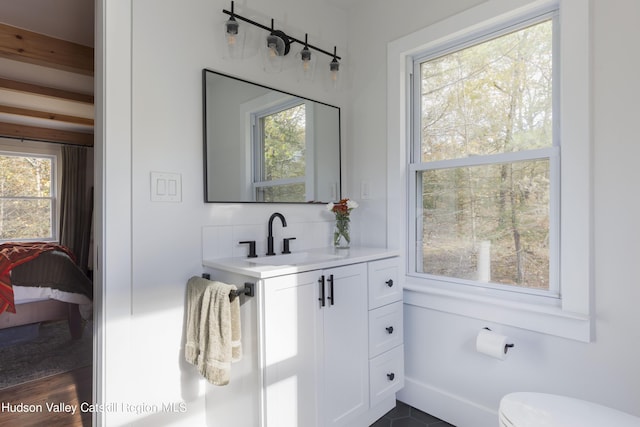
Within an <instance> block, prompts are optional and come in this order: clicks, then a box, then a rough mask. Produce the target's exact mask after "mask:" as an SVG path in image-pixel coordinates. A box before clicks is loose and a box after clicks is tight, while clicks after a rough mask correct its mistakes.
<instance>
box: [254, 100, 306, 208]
mask: <svg viewBox="0 0 640 427" xmlns="http://www.w3.org/2000/svg"><path fill="white" fill-rule="evenodd" d="M305 119H306V115H305V106H304V104H301V105H298V106H296V107H293V108H289V109H287V110H283V111H280V112H278V113H275V114H272V115H269V116H267V117H265V118H263V119H262V126H263V135H264V166H265V167H264V177H263V179H264V180H266V181H272V180H276V179H285V178H297V177H301V176H304V175H305V167H306V162H305V154H306V144H305V129H306V126H305ZM303 200H304V196H303Z"/></svg>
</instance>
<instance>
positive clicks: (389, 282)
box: [384, 279, 393, 287]
mask: <svg viewBox="0 0 640 427" xmlns="http://www.w3.org/2000/svg"><path fill="white" fill-rule="evenodd" d="M384 283H386V284H387V286H388V287H392V286H393V280H391V279H389V280H387V281H386V282H384Z"/></svg>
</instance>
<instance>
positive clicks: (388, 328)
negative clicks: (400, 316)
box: [385, 326, 393, 334]
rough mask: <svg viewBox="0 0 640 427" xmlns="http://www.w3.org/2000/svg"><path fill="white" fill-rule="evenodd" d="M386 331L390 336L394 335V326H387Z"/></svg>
mask: <svg viewBox="0 0 640 427" xmlns="http://www.w3.org/2000/svg"><path fill="white" fill-rule="evenodd" d="M385 329H386V330H387V332H389V334H392V333H393V326H387V327H386V328H385Z"/></svg>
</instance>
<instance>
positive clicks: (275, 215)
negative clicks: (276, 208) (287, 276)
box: [267, 212, 287, 255]
mask: <svg viewBox="0 0 640 427" xmlns="http://www.w3.org/2000/svg"><path fill="white" fill-rule="evenodd" d="M275 218H280V221H282V226H283V227H286V226H287V220H286V219H284V215H282V214H281V213H279V212H275V213H273V214H271V217H270V218H269V236H268V237H267V255H275V254H276V253H275V252H274V251H273V220H274V219H275Z"/></svg>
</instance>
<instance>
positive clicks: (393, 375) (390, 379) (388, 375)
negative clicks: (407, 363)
mask: <svg viewBox="0 0 640 427" xmlns="http://www.w3.org/2000/svg"><path fill="white" fill-rule="evenodd" d="M395 377H396V374H394V373H393V372H391V373H390V374H387V378H389V381H393V379H394V378H395Z"/></svg>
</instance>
